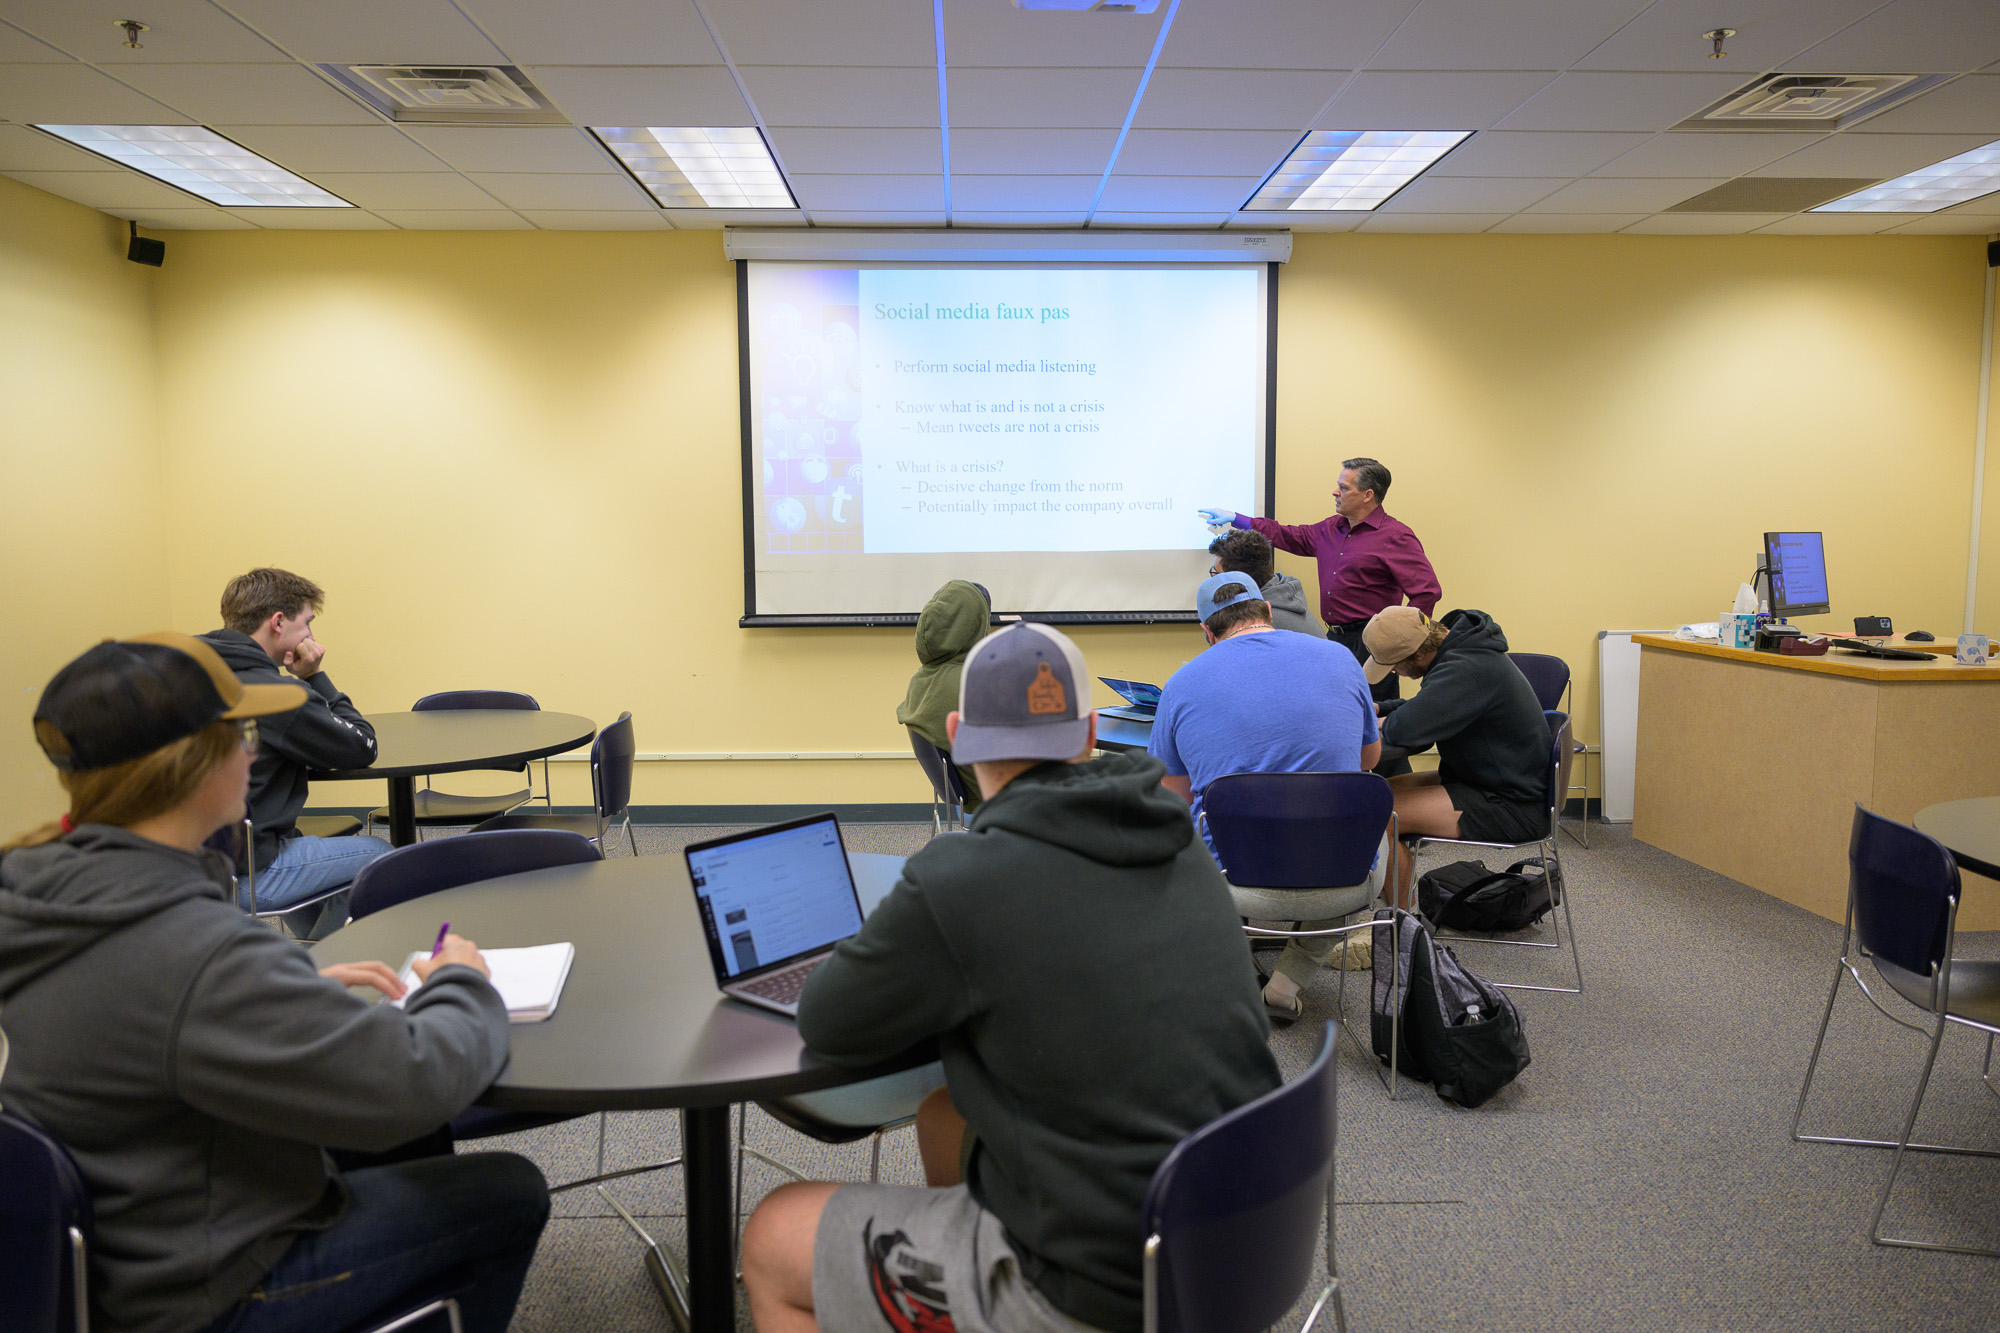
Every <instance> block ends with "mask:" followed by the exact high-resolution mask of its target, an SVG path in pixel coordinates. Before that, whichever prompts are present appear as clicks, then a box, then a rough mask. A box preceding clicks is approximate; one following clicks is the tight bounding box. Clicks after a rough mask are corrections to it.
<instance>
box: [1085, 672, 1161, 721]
mask: <svg viewBox="0 0 2000 1333" xmlns="http://www.w3.org/2000/svg"><path fill="white" fill-rule="evenodd" d="M1098 679H1099V680H1101V681H1103V682H1104V683H1105V684H1106V685H1109V686H1110V687H1111V688H1112V689H1114V690H1116V691H1118V693H1119V696H1120V697H1122V698H1123V699H1124V700H1125V702H1124V703H1123V704H1122V705H1120V706H1118V707H1116V708H1100V709H1098V710H1097V711H1098V712H1100V713H1102V714H1104V716H1106V717H1123V718H1129V719H1131V720H1132V721H1134V722H1151V721H1152V720H1153V715H1154V714H1155V713H1157V712H1158V711H1159V708H1160V687H1159V686H1157V685H1148V684H1147V683H1146V682H1145V681H1143V680H1113V679H1112V678H1111V677H1109V676H1099V677H1098Z"/></svg>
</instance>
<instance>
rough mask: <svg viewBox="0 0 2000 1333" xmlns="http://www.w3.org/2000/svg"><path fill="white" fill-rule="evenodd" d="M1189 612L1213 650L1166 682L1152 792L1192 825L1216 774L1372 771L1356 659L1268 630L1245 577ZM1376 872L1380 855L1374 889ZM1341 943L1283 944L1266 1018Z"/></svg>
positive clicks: (1293, 997) (1368, 704) (1207, 586)
mask: <svg viewBox="0 0 2000 1333" xmlns="http://www.w3.org/2000/svg"><path fill="white" fill-rule="evenodd" d="M1195 610H1196V611H1197V612H1199V613H1200V615H1201V628H1202V633H1203V634H1204V635H1205V636H1206V637H1207V639H1208V642H1209V643H1210V645H1211V647H1210V648H1209V649H1208V651H1207V652H1204V653H1203V654H1202V655H1201V656H1199V657H1197V658H1195V659H1194V660H1193V661H1192V662H1189V663H1188V664H1187V665H1186V666H1184V667H1182V668H1181V669H1180V670H1179V671H1176V672H1175V673H1174V674H1173V676H1172V678H1171V679H1169V680H1168V681H1167V684H1166V688H1165V689H1164V690H1162V691H1161V693H1160V706H1159V712H1158V713H1157V715H1156V716H1155V717H1154V720H1153V739H1152V741H1151V743H1150V744H1148V746H1147V747H1146V748H1147V750H1148V752H1149V753H1151V754H1152V755H1153V757H1154V758H1156V759H1158V760H1159V761H1160V762H1161V763H1163V764H1165V765H1166V768H1167V776H1166V777H1164V778H1162V779H1161V780H1160V785H1161V786H1163V787H1165V788H1167V789H1168V790H1169V791H1174V792H1178V793H1179V794H1180V795H1181V796H1183V797H1185V798H1187V800H1188V802H1189V804H1190V805H1192V806H1193V807H1194V814H1195V818H1196V826H1197V827H1201V824H1200V816H1201V793H1202V789H1203V788H1205V787H1207V786H1208V784H1209V783H1210V782H1212V781H1214V780H1215V779H1216V778H1219V777H1222V776H1224V775H1225V774H1229V773H1353V772H1366V771H1368V770H1369V769H1372V768H1373V767H1375V764H1376V762H1377V761H1378V760H1379V759H1380V758H1381V754H1382V742H1381V738H1380V735H1379V733H1378V732H1377V731H1376V727H1375V705H1374V701H1373V700H1372V699H1371V698H1370V696H1369V693H1368V681H1367V680H1366V678H1365V677H1363V675H1362V674H1361V666H1360V664H1359V663H1358V662H1356V661H1355V660H1354V654H1353V653H1351V652H1348V651H1347V650H1346V649H1345V648H1343V647H1342V646H1341V645H1339V644H1337V643H1331V642H1329V641H1327V640H1325V639H1320V638H1314V637H1309V636H1307V635H1304V634H1286V633H1282V632H1279V631H1277V630H1276V629H1274V628H1273V627H1272V624H1271V604H1270V603H1269V602H1267V601H1265V600H1264V597H1263V594H1262V593H1260V592H1259V591H1258V590H1257V586H1256V584H1254V583H1252V582H1251V581H1250V579H1249V578H1248V577H1246V576H1245V575H1242V574H1234V573H1223V574H1214V575H1211V576H1209V578H1208V579H1207V580H1206V581H1204V582H1203V583H1202V585H1201V588H1200V590H1199V591H1198V592H1197V593H1196V594H1195ZM1202 836H1203V837H1207V830H1206V829H1205V828H1203V831H1202ZM1385 836H1386V831H1385ZM1214 850H1215V844H1214V842H1213V841H1210V843H1209V851H1210V852H1211V853H1212V852H1214ZM1382 864H1383V863H1382V860H1381V858H1380V857H1378V858H1377V861H1376V868H1375V870H1374V871H1373V872H1371V874H1370V880H1371V882H1372V881H1375V880H1378V879H1379V877H1380V875H1381V873H1382ZM1225 869H1226V867H1225ZM1378 887H1379V885H1378ZM1320 924H1327V925H1330V924H1337V923H1331V922H1329V923H1320ZM1340 944H1341V938H1340V937H1339V936H1329V937H1324V938H1321V939H1312V940H1294V941H1291V942H1290V943H1289V944H1287V945H1286V946H1285V951H1284V953H1283V954H1281V955H1280V956H1279V959H1278V962H1277V964H1276V966H1275V968H1274V970H1273V972H1272V975H1271V980H1270V983H1269V984H1268V985H1267V986H1266V987H1265V988H1264V1000H1265V1004H1266V1005H1267V1006H1268V1007H1269V1008H1270V1009H1271V1011H1272V1012H1273V1013H1274V1014H1276V1015H1278V1016H1280V1017H1285V1016H1293V1015H1296V1014H1297V1013H1298V1012H1299V1008H1300V1005H1299V999H1298V994H1299V991H1300V989H1301V988H1302V987H1303V986H1304V985H1305V984H1306V983H1307V982H1308V981H1310V980H1311V979H1312V976H1313V973H1314V972H1316V971H1317V970H1318V969H1319V968H1320V966H1321V965H1322V964H1323V963H1325V962H1326V961H1327V959H1329V958H1331V957H1332V956H1333V954H1334V953H1335V952H1336V951H1337V950H1338V949H1339V947H1340ZM1365 944H1366V940H1365V937H1364V938H1362V939H1361V940H1358V941H1357V944H1356V947H1355V948H1354V949H1351V950H1350V951H1349V965H1350V966H1354V967H1362V966H1366V964H1365V963H1364V962H1362V961H1361V960H1360V959H1359V958H1358V957H1357V956H1356V955H1357V954H1358V953H1359V950H1360V948H1361V947H1362V946H1364V945H1365Z"/></svg>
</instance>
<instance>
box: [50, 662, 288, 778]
mask: <svg viewBox="0 0 2000 1333" xmlns="http://www.w3.org/2000/svg"><path fill="white" fill-rule="evenodd" d="M305 701H306V687H305V686H303V685H295V684H293V683H291V682H290V681H286V682H282V683H280V684H276V685H245V684H244V683H243V682H242V681H240V680H238V679H237V678H236V673H235V672H234V671H231V670H230V669H229V665H228V663H226V662H224V661H223V660H222V658H221V657H220V656H219V655H218V654H217V653H216V651H215V649H213V648H211V647H209V646H208V645H207V644H205V643H203V642H202V641H201V640H200V639H197V638H195V637H194V636H193V635H189V634H171V633H163V634H142V635H140V636H139V637H137V638H135V639H106V640H105V641H104V642H103V643H100V644H98V645H97V646H96V647H95V648H92V649H90V650H89V651H88V652H86V653H84V654H83V656H81V657H79V658H77V659H76V660H75V661H74V662H71V663H70V664H69V665H68V666H66V667H64V668H63V669H62V670H60V671H58V672H56V674H55V678H54V679H53V680H51V681H50V682H49V683H48V687H47V688H46V689H44V690H43V691H42V698H41V702H40V703H37V704H36V705H35V739H36V741H38V742H39V743H40V744H41V747H42V753H44V754H46V755H48V757H49V762H50V763H52V764H54V765H55V766H56V767H57V768H59V769H62V770H63V771H64V772H67V773H85V772H89V771H90V770H91V769H97V768H109V767H111V766H112V765H113V764H123V763H128V762H130V761H131V760H134V759H137V758H139V757H141V756H142V755H148V754H151V753H152V752H153V751H155V750H157V749H159V748H160V747H162V746H164V745H171V744H172V743H173V742H175V741H177V740H179V739H181V738H182V737H183V736H192V735H194V734H195V733H196V732H197V731H200V730H201V729H202V728H203V727H206V726H207V725H209V724H210V723H211V722H220V721H229V720H235V719H238V718H246V717H266V716H269V715H270V714H272V713H286V712H290V711H291V710H292V709H294V708H297V707H299V706H300V705H301V704H303V703H305Z"/></svg>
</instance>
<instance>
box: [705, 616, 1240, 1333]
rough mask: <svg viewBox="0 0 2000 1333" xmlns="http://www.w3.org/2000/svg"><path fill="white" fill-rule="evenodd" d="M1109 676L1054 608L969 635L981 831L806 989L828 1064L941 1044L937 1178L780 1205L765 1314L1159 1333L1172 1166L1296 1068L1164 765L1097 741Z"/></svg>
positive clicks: (760, 1267)
mask: <svg viewBox="0 0 2000 1333" xmlns="http://www.w3.org/2000/svg"><path fill="white" fill-rule="evenodd" d="M1089 687H1090V673H1089V671H1088V670H1087V669H1086V667H1085V665H1084V660H1083V654H1082V653H1080V652H1079V651H1077V648H1076V645H1075V644H1073V643H1072V642H1070V640H1069V639H1068V638H1066V637H1065V636H1063V635H1062V634H1060V633H1058V632H1057V631H1055V630H1052V629H1050V628H1049V627H1048V626H1046V625H1037V624H1019V625H1013V626H1010V627H1008V628H1007V629H1004V630H1001V631H999V632H998V633H995V634H991V635H988V636H987V637H986V638H984V639H982V640H980V642H979V643H978V644H977V645H975V646H974V647H973V649H972V652H971V653H970V654H969V656H968V658H967V661H966V664H965V669H964V674H963V679H962V682H961V685H960V699H959V705H958V708H957V710H956V711H955V712H953V713H952V714H951V715H950V717H949V718H948V719H947V723H946V726H947V730H948V732H949V734H950V736H951V739H952V743H953V744H952V757H953V758H954V760H956V761H957V762H959V763H961V764H970V765H971V766H972V768H973V771H974V774H975V776H976V777H977V779H978V782H979V785H980V788H981V789H982V791H983V792H984V793H985V797H986V800H985V802H984V804H982V805H981V806H980V808H979V813H978V814H977V815H976V816H975V817H974V818H973V821H972V829H971V832H970V833H969V834H968V835H966V836H964V837H953V838H938V839H935V840H934V841H932V842H931V843H929V844H928V845H927V846H926V847H925V848H924V849H923V850H922V851H920V852H918V853H917V854H916V855H915V856H913V857H911V858H910V860H909V862H908V863H907V864H906V865H905V867H904V870H903V875H902V878H901V879H900V880H899V881H898V882H897V884H896V886H895V888H894V889H892V890H891V891H890V893H889V896H888V897H887V898H886V899H884V900H883V902H882V903H881V904H880V905H879V906H878V907H876V909H875V910H874V912H872V913H871V914H870V915H869V917H868V920H867V921H866V922H865V923H864V924H863V926H862V928H861V932H860V933H859V934H857V935H855V936H854V937H852V938H851V939H848V940H846V941H845V942H843V943H842V944H841V945H840V946H839V947H838V948H837V949H836V950H835V951H834V954H833V957H832V958H830V959H829V960H828V961H827V962H826V963H825V964H823V965H822V966H821V967H820V968H819V969H818V971H816V972H815V973H814V974H813V976H812V979H811V980H810V981H809V982H807V984H806V988H805V991H804V993H803V994H802V995H801V996H800V999H799V1031H800V1034H801V1035H802V1036H803V1037H804V1038H805V1040H806V1044H807V1045H808V1046H809V1047H810V1048H811V1049H812V1050H813V1051H814V1052H815V1053H817V1054H819V1055H821V1056H823V1057H825V1058H826V1059H828V1060H832V1061H835V1062H839V1063H850V1064H867V1063H871V1062H874V1061H879V1060H883V1059H887V1058H888V1057H890V1056H893V1055H895V1054H896V1053H897V1052H899V1051H903V1050H905V1049H907V1048H909V1047H911V1046H913V1045H915V1044H917V1043H918V1042H922V1041H925V1040H930V1039H935V1040H936V1042H937V1043H938V1046H939V1049H940V1051H941V1053H942V1057H943V1062H944V1069H945V1079H946V1087H945V1089H944V1090H943V1093H942V1094H936V1093H934V1094H932V1097H931V1099H930V1100H928V1101H927V1102H926V1103H925V1106H924V1108H923V1110H922V1111H921V1112H920V1113H919V1115H918V1119H917V1125H918V1136H919V1143H920V1147H921V1149H922V1154H923V1158H924V1162H925V1168H926V1170H925V1174H926V1177H927V1178H928V1179H929V1180H930V1182H931V1184H932V1186H934V1188H930V1189H914V1188H899V1187H891V1186H869V1185H848V1186H835V1185H831V1184H809V1185H787V1186H785V1187H783V1188H781V1189H779V1190H777V1191H776V1192H774V1193H773V1194H771V1195H770V1196H769V1197H768V1198H766V1199H765V1200H764V1202H763V1204H762V1205H761V1206H760V1207H759V1208H758V1210H757V1212H756V1214H755V1215H754V1216H753V1217H752V1218H751V1220H750V1225H749V1227H748V1229H747V1230H746V1232H745V1234H744V1240H743V1280H744V1286H745V1289H746V1290H747V1292H748V1293H749V1297H750V1309H751V1313H752V1315H753V1317H754V1318H755V1319H756V1323H757V1327H758V1329H759V1330H761V1331H762V1333H794V1331H802V1330H808V1329H815V1328H826V1329H834V1330H846V1329H864V1328H881V1327H884V1326H886V1327H889V1328H903V1329H909V1328H940V1329H942V1328H951V1327H954V1326H955V1327H957V1328H959V1329H961V1330H966V1333H972V1330H981V1331H982V1333H984V1331H985V1330H992V1331H993V1333H1076V1331H1077V1330H1079V1329H1105V1330H1114V1331H1116V1333H1125V1331H1126V1330H1134V1331H1136V1330H1137V1329H1139V1327H1140V1325H1141V1311H1140V1292H1141V1288H1142V1281H1141V1275H1140V1252H1141V1248H1142V1245H1143V1241H1144V1237H1143V1235H1142V1234H1141V1226H1140V1218H1139V1209H1140V1203H1141V1201H1142V1199H1143V1198H1144V1195H1145V1192H1146V1187H1147V1185H1148V1184H1149V1183H1150V1181H1151V1180H1152V1177H1153V1172H1154V1170H1155V1169H1156V1168H1157V1167H1158V1166H1159V1164H1160V1162H1161V1161H1163V1160H1164V1159H1165V1158H1166V1155H1167V1154H1168V1152H1170V1151H1171V1150H1172V1149H1173V1147H1174V1145H1175V1144H1177V1143H1179V1142H1180V1140H1181V1139H1182V1138H1184V1137H1185V1136H1186V1135H1188V1134H1189V1133H1191V1132H1192V1131H1194V1130H1195V1129H1198V1128H1200V1127H1201V1126H1202V1125H1205V1124H1207V1123H1208V1122H1209V1121H1211V1120H1213V1119H1215V1118H1216V1117H1217V1116H1220V1115H1222V1114H1224V1113H1225V1112H1227V1111H1230V1110H1232V1109H1234V1108H1235V1107H1238V1106H1241V1105H1243V1104H1244V1103H1245V1102H1248V1101H1251V1100H1253V1099H1255V1098H1257V1097H1259V1096H1262V1095H1263V1094H1264V1093H1266V1092H1269V1091H1270V1090H1271V1089H1273V1088H1275V1087H1277V1086H1278V1083H1279V1077H1278V1069H1277V1064H1276V1062H1275V1061H1274V1060H1273V1059H1272V1056H1271V1052H1270V1049H1269V1046H1268V1044H1267V1043H1268V1038H1269V1033H1270V1026H1269V1023H1268V1021H1267V1019H1266V1018H1265V1014H1264V1005H1263V1001H1262V999H1261V997H1260V996H1259V993H1258V990H1257V981H1256V974H1255V972H1254V971H1253V970H1252V968H1251V965H1250V952H1249V946H1248V944H1247V943H1246V941H1245V939H1244V935H1243V930H1242V926H1241V924H1240V923H1239V922H1238V920H1237V916H1236V908H1235V905H1234V903H1233V902H1232V900H1231V899H1230V896H1229V889H1228V886H1227V885H1226V884H1224V882H1223V880H1222V875H1221V873H1220V872H1219V871H1217V870H1216V868H1215V862H1214V861H1213V860H1212V859H1211V858H1210V857H1209V855H1208V852H1207V850H1206V848H1204V847H1203V845H1202V843H1201V841H1200V840H1199V839H1198V838H1196V837H1195V836H1194V826H1193V823H1192V822H1191V820H1190V818H1189V815H1188V808H1187V805H1186V803H1185V802H1183V801H1182V800H1181V799H1180V798H1179V797H1177V796H1175V795H1173V794H1172V793H1170V792H1167V791H1165V790H1163V789H1162V788H1161V786H1160V777H1161V775H1162V773H1163V772H1164V770H1163V769H1162V767H1161V765H1160V763H1159V761H1158V760H1156V759H1153V758H1150V757H1149V756H1146V755H1125V754H1116V755H1106V756H1104V757H1102V758H1096V759H1093V758H1091V751H1092V744H1093V741H1094V740H1095V728H1096V719H1095V717H1094V715H1093V714H1092V713H1091V712H1090V708H1089V703H1088V700H1089Z"/></svg>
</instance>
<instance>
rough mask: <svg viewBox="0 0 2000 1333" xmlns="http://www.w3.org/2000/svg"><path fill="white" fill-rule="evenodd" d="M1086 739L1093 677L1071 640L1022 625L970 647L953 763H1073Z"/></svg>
mask: <svg viewBox="0 0 2000 1333" xmlns="http://www.w3.org/2000/svg"><path fill="white" fill-rule="evenodd" d="M1089 739H1090V671H1089V670H1088V668H1086V667H1085V666H1084V664H1083V653H1082V651H1081V650H1079V649H1078V648H1077V646H1076V644H1075V643H1073V642H1071V640H1070V638H1069V636H1068V635H1066V634H1064V633H1062V632H1061V631H1059V630H1053V629H1050V628H1049V627H1048V626H1047V625H1040V624H1036V623H1034V622H1033V621H1022V622H1020V623H1018V624H1014V625H1009V626H1008V627H1007V628H1006V629H1003V630H997V631H995V632H994V633H992V634H989V635H987V636H986V637H985V638H983V639H981V640H980V641H979V642H978V643H975V644H973V645H972V651H971V652H969V653H967V654H966V655H965V666H964V668H963V669H962V670H961V672H960V674H959V678H958V735H957V736H956V737H954V738H953V740H952V746H951V757H952V761H953V762H954V763H959V764H981V763H993V762H997V761H999V760H1003V759H1074V758H1076V757H1077V756H1078V755H1080V754H1082V753H1083V746H1084V742H1086V741H1087V740H1089Z"/></svg>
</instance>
